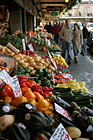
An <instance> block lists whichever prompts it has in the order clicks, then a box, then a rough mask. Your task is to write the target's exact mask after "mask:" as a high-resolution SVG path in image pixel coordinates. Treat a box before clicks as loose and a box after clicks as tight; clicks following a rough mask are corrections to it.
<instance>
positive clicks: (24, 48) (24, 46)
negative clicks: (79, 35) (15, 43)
mask: <svg viewBox="0 0 93 140" xmlns="http://www.w3.org/2000/svg"><path fill="white" fill-rule="evenodd" d="M22 46H23V50H24V51H26V45H25V39H22Z"/></svg>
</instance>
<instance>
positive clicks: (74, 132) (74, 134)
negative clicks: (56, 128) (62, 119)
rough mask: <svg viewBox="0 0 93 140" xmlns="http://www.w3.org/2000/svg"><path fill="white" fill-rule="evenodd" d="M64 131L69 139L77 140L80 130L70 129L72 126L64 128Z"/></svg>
mask: <svg viewBox="0 0 93 140" xmlns="http://www.w3.org/2000/svg"><path fill="white" fill-rule="evenodd" d="M66 131H67V132H68V134H69V135H70V137H71V138H79V137H80V136H81V131H80V129H78V128H76V127H72V126H69V127H66Z"/></svg>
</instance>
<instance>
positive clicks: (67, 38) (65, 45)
mask: <svg viewBox="0 0 93 140" xmlns="http://www.w3.org/2000/svg"><path fill="white" fill-rule="evenodd" d="M69 23H70V22H69V20H66V21H65V26H64V27H63V28H62V29H61V30H60V33H59V36H60V38H61V39H62V56H63V57H64V58H65V55H66V50H67V53H68V64H71V62H72V58H71V49H72V42H71V41H72V33H73V30H72V29H71V28H70V26H69Z"/></svg>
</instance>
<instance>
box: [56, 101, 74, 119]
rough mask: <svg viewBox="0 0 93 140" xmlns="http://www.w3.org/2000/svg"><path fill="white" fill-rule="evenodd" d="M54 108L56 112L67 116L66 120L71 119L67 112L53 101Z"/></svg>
mask: <svg viewBox="0 0 93 140" xmlns="http://www.w3.org/2000/svg"><path fill="white" fill-rule="evenodd" d="M55 110H56V112H58V113H59V114H61V115H62V116H64V117H65V118H67V119H68V120H70V121H72V118H71V117H70V115H69V113H68V112H67V111H66V110H65V109H64V108H62V107H61V106H59V105H58V104H56V103H55Z"/></svg>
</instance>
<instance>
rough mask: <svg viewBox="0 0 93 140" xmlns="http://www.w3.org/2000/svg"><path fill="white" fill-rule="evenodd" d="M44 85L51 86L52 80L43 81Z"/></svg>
mask: <svg viewBox="0 0 93 140" xmlns="http://www.w3.org/2000/svg"><path fill="white" fill-rule="evenodd" d="M43 85H44V86H48V87H49V86H50V81H49V80H48V79H46V80H45V81H44V83H43Z"/></svg>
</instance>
